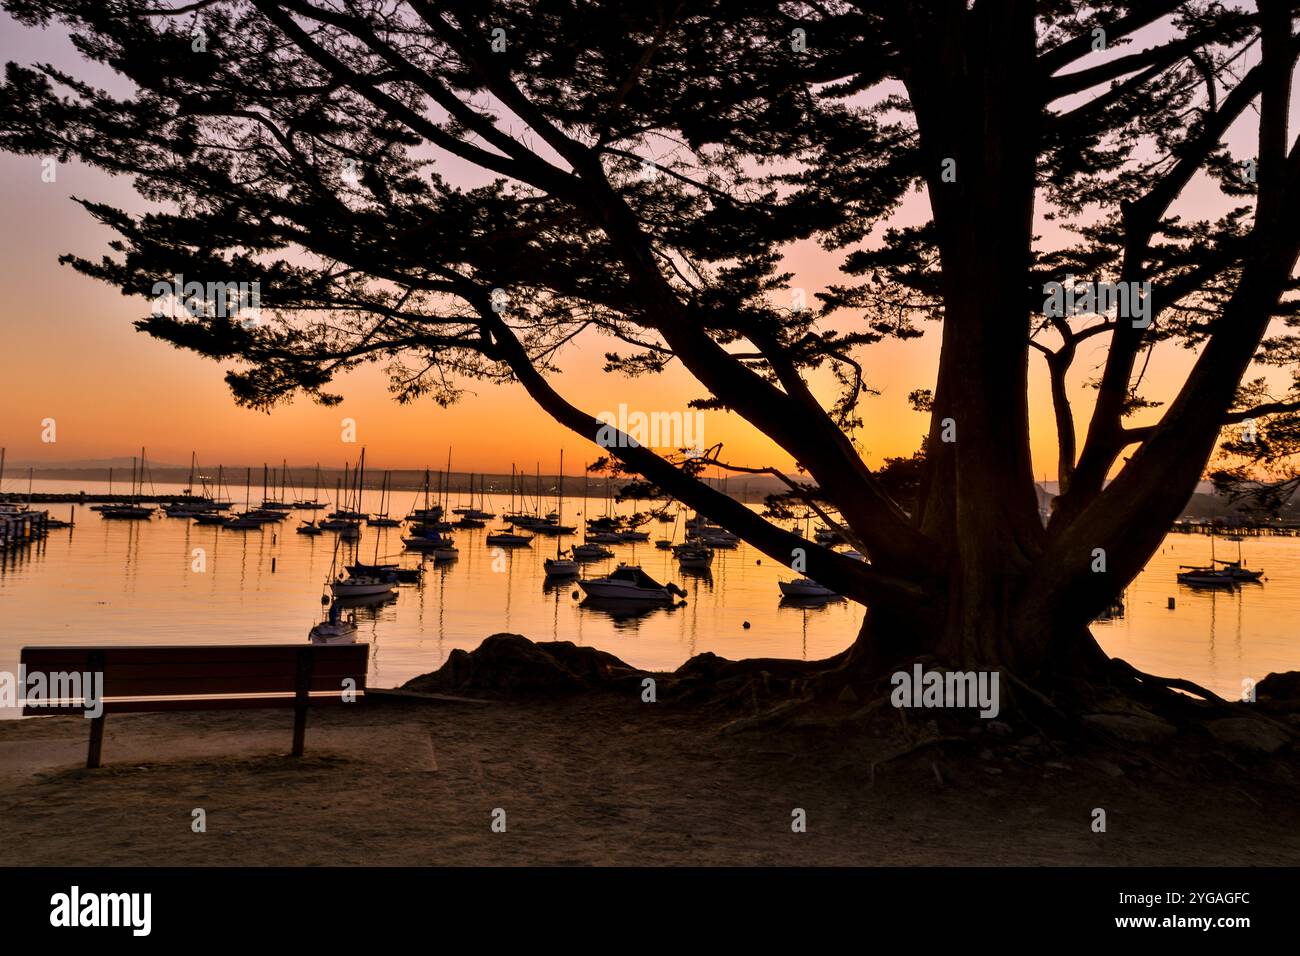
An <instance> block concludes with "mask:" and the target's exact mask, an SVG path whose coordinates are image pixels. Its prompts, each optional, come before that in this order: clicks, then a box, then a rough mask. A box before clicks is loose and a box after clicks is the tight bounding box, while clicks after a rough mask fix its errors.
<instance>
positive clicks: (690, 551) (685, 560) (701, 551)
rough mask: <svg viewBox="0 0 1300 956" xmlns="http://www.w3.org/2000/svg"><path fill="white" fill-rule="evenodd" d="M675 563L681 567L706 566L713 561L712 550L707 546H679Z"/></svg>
mask: <svg viewBox="0 0 1300 956" xmlns="http://www.w3.org/2000/svg"><path fill="white" fill-rule="evenodd" d="M677 563H678V564H679V565H681V566H682V567H683V568H707V567H708V566H709V565H711V564H712V563H713V552H712V551H711V550H709V549H708V548H681V549H679V550H678V551H677Z"/></svg>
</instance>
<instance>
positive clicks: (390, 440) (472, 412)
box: [0, 24, 1249, 479]
mask: <svg viewBox="0 0 1300 956" xmlns="http://www.w3.org/2000/svg"><path fill="white" fill-rule="evenodd" d="M61 45H62V44H61V43H60V42H59V41H57V40H55V39H53V38H50V37H48V36H40V37H37V36H34V35H33V34H32V33H31V31H18V30H16V29H15V28H13V27H12V24H8V25H6V28H5V31H4V33H3V36H2V39H0V54H2V55H3V57H4V58H5V59H6V60H8V59H18V60H20V61H22V62H30V61H31V60H32V59H33V58H34V57H36V58H53V57H54V56H56V55H58V52H59V48H60V47H61ZM64 61H65V62H66V57H64ZM1248 115H1249V114H1248ZM40 174H41V166H40V161H39V159H38V158H35V157H14V156H8V155H0V215H2V216H3V221H4V222H5V224H6V227H7V228H5V229H4V230H3V231H2V232H0V303H3V304H2V305H0V336H2V337H0V342H3V345H0V380H2V381H3V382H4V403H3V408H2V409H0V445H3V446H6V447H7V449H8V456H9V458H10V460H11V461H12V460H25V459H34V460H37V461H50V462H55V461H59V460H69V459H84V458H109V457H123V456H130V455H131V454H133V453H135V450H136V449H138V448H139V447H140V446H141V445H145V446H147V447H148V452H149V457H150V459H151V460H152V461H158V462H175V463H185V462H187V461H188V460H189V455H190V451H191V450H192V449H193V450H197V452H198V455H199V460H200V461H201V462H203V463H205V464H215V463H217V462H224V463H228V464H256V463H259V462H262V461H279V460H280V459H282V458H287V459H288V460H289V462H290V463H291V464H307V463H311V462H315V461H320V462H322V463H324V464H327V465H340V464H342V462H344V461H345V460H349V459H355V457H356V452H357V445H348V444H344V443H343V442H342V441H341V427H340V422H341V419H343V418H352V419H355V420H356V422H357V439H358V443H359V444H364V445H365V446H366V448H367V461H368V462H369V463H372V464H373V466H374V467H376V468H384V467H391V468H419V467H424V466H425V465H433V466H435V467H436V466H437V465H438V464H439V463H441V462H442V461H444V460H445V457H446V453H447V446H448V445H451V446H453V447H454V451H455V461H454V466H455V467H456V468H457V470H475V471H498V472H499V471H506V472H508V471H509V470H510V465H511V464H512V463H514V464H519V465H521V466H523V467H524V468H526V469H527V470H531V469H532V468H533V466H534V464H535V463H536V462H539V461H540V462H541V463H542V466H543V468H546V467H548V466H549V467H553V466H554V465H555V463H556V457H557V454H558V450H559V448H560V447H562V446H563V447H564V448H565V449H566V455H567V459H566V466H567V467H566V471H569V472H570V473H574V472H577V471H578V470H579V469H580V467H581V466H580V464H579V463H580V462H582V461H584V460H585V461H590V460H592V459H593V458H594V457H596V454H597V449H596V448H595V447H594V446H592V445H590V444H587V443H585V442H583V441H582V440H580V439H578V438H577V437H576V436H574V435H573V434H572V433H571V432H569V431H568V430H566V429H564V428H562V427H561V426H559V425H557V424H555V423H554V422H553V421H552V420H551V419H550V418H549V417H548V416H546V415H545V414H543V413H542V412H540V411H538V410H537V409H536V408H535V407H534V406H533V405H532V403H531V402H530V400H529V399H528V398H527V396H526V395H524V393H523V391H522V389H520V388H518V387H516V386H511V387H503V386H493V385H488V384H484V383H477V384H474V385H473V387H474V389H475V390H476V392H477V394H476V395H471V396H468V397H467V398H466V399H465V400H464V401H463V402H462V403H461V404H460V405H459V406H457V407H454V408H452V409H441V408H439V407H437V406H436V405H435V404H433V403H432V402H423V403H420V404H418V405H415V406H406V407H403V406H399V405H397V404H396V403H395V402H393V401H392V400H391V399H390V397H389V395H388V393H387V391H386V387H385V386H386V381H385V378H384V376H383V374H382V372H381V370H380V369H379V368H378V367H369V368H367V369H365V370H362V371H360V372H358V373H355V374H353V375H352V376H350V377H348V378H346V379H343V380H341V382H339V383H338V387H337V389H336V390H337V391H339V392H341V393H342V394H343V395H344V396H345V400H344V402H343V404H342V405H341V406H336V407H334V408H329V409H326V408H321V407H319V406H316V405H313V404H311V403H310V402H306V401H298V402H295V403H294V404H293V405H292V406H289V407H287V408H281V409H277V410H276V411H274V412H273V413H272V414H270V415H266V414H263V413H258V412H253V411H248V410H245V409H240V408H237V407H235V405H234V403H233V401H232V400H231V398H230V396H229V393H228V391H227V389H226V386H225V384H224V382H223V381H222V374H223V367H222V366H221V365H220V364H218V363H214V362H211V361H208V360H204V359H201V358H199V357H197V356H195V355H193V354H190V353H183V352H180V351H177V350H175V349H173V348H171V347H170V346H168V345H166V344H165V343H162V342H159V341H156V340H154V339H151V338H149V337H148V336H146V335H144V334H142V333H139V332H136V331H135V330H134V329H132V328H131V321H132V320H133V319H136V318H139V317H141V316H143V315H144V314H145V313H146V312H147V311H148V303H147V302H146V301H145V300H144V299H128V298H125V297H123V296H121V295H119V294H118V293H117V291H116V290H114V289H112V288H110V287H108V286H106V285H103V284H101V283H98V282H96V281H94V280H91V279H89V278H86V277H84V276H81V275H79V274H78V273H75V272H73V271H72V270H71V269H70V268H68V267H61V266H59V265H58V263H57V261H56V260H57V257H58V256H59V255H60V254H61V253H64V252H75V253H78V254H81V255H84V256H87V257H90V258H95V257H98V256H100V255H102V254H104V253H105V252H106V251H107V242H108V240H109V239H110V238H111V234H110V233H109V231H108V230H106V229H102V228H100V227H98V226H97V225H95V224H94V223H92V222H91V221H90V219H89V217H88V216H87V215H86V214H85V213H84V212H83V211H82V210H81V208H80V207H79V206H77V205H75V204H74V203H72V202H71V201H70V199H69V197H70V196H73V195H76V196H81V197H86V198H91V199H96V200H107V201H112V202H118V203H120V204H123V205H127V206H128V207H136V208H138V203H139V200H138V199H137V198H136V197H135V196H134V193H133V192H132V191H131V190H130V187H129V184H128V183H127V182H126V181H124V180H112V179H110V178H109V177H107V176H106V175H104V174H102V173H99V172H97V171H94V170H90V169H86V168H84V167H80V166H78V165H76V164H70V165H63V166H60V167H59V171H58V179H57V182H55V183H44V182H42V181H41V175H40ZM1209 195H1210V191H1209V190H1208V189H1207V188H1206V187H1204V186H1203V185H1201V186H1199V187H1197V188H1195V189H1194V190H1193V194H1192V195H1191V196H1190V197H1189V200H1188V202H1186V203H1184V206H1183V211H1184V212H1186V213H1189V214H1196V213H1199V214H1201V215H1205V214H1208V213H1209V212H1210V210H1209V209H1208V202H1207V203H1206V206H1207V208H1199V207H1200V206H1201V205H1202V200H1204V199H1208V197H1209ZM923 203H924V197H923V196H919V195H918V196H917V197H916V198H915V199H913V200H909V204H908V206H907V207H906V208H905V209H904V210H903V212H902V214H901V215H900V220H902V221H915V220H916V219H917V218H918V217H919V216H921V215H923V214H924V212H925V210H924V208H923ZM841 259H842V254H840V253H833V254H828V253H825V252H823V251H822V250H820V249H818V248H817V247H816V246H815V245H814V244H811V243H807V244H802V245H800V246H799V247H797V248H795V249H793V250H791V253H790V256H789V262H788V266H789V268H790V269H791V270H792V271H794V272H795V273H796V278H795V280H794V282H793V284H794V285H797V286H803V287H804V288H805V289H806V290H807V293H808V301H809V302H810V303H811V302H813V301H814V300H813V293H814V292H815V290H817V289H818V288H820V287H822V286H824V285H825V284H826V283H827V282H829V281H835V280H836V279H837V278H839V274H838V272H837V267H838V265H839V263H840V261H841ZM930 328H931V331H930V332H929V333H928V334H927V335H926V336H925V338H923V339H921V340H918V341H913V342H908V343H900V342H893V341H890V342H885V343H881V344H880V345H877V346H874V347H872V348H871V349H868V350H866V352H865V353H863V358H864V364H865V368H866V370H867V374H868V376H869V379H870V381H871V382H872V384H873V385H875V387H877V388H879V389H881V390H882V391H883V394H882V395H881V396H880V397H878V398H873V399H869V400H868V401H867V403H866V405H865V407H864V411H863V418H864V420H865V422H866V427H865V428H864V430H863V432H862V434H860V435H859V436H856V437H857V440H858V443H859V447H860V448H861V449H862V450H863V453H864V455H865V457H866V459H867V461H868V463H870V464H873V465H874V464H876V463H878V462H879V461H880V459H881V458H882V457H883V456H886V455H904V454H909V453H910V452H912V451H913V450H915V449H916V447H917V446H918V444H919V441H920V436H921V435H922V434H923V433H924V432H925V430H926V428H927V421H926V416H924V415H920V414H918V413H915V412H913V411H911V410H910V408H909V407H908V405H907V401H906V397H907V394H908V392H909V391H911V390H912V389H914V388H922V387H931V386H932V385H933V378H934V370H935V366H936V362H937V355H938V334H937V333H938V328H937V326H933V325H931V326H930ZM1087 345H1088V346H1089V347H1090V349H1091V351H1090V350H1088V349H1084V350H1081V354H1080V355H1079V358H1078V359H1077V361H1076V365H1075V370H1076V374H1075V376H1074V379H1075V381H1074V384H1075V386H1076V389H1075V390H1076V394H1077V400H1076V403H1075V413H1076V419H1077V420H1078V421H1079V428H1080V433H1081V434H1082V432H1083V429H1084V428H1085V427H1086V417H1085V416H1086V412H1087V410H1088V405H1089V402H1090V396H1091V394H1092V393H1091V392H1090V391H1089V390H1087V389H1084V388H1082V387H1081V386H1080V381H1081V380H1082V379H1083V378H1085V377H1091V376H1092V375H1094V374H1095V371H1094V370H1095V367H1096V366H1097V364H1098V363H1099V362H1100V361H1101V360H1102V358H1104V351H1103V344H1102V342H1101V337H1097V338H1096V339H1092V340H1089V342H1088V343H1087ZM610 347H611V342H610V340H603V339H600V338H598V337H592V338H589V339H586V340H579V342H578V343H577V346H576V347H575V348H573V349H571V350H570V351H569V352H567V353H565V356H564V358H563V360H562V362H561V364H562V366H563V368H564V374H563V375H562V376H560V377H559V378H558V379H557V382H558V386H559V388H560V390H561V391H562V393H563V394H565V396H566V397H567V398H569V399H570V400H571V401H573V402H574V403H575V404H577V405H579V406H580V407H583V408H585V409H586V410H588V411H590V412H593V413H596V412H599V411H602V410H606V409H608V410H613V409H615V408H616V407H617V404H618V403H619V402H626V403H627V404H628V405H629V406H630V407H632V408H634V409H635V408H640V409H642V410H645V411H650V410H661V411H668V412H671V411H679V410H684V408H685V403H686V402H687V401H688V400H689V399H691V398H694V397H697V396H699V395H701V394H702V393H701V391H700V389H699V388H698V387H696V386H693V384H692V382H691V381H690V379H689V377H688V376H686V375H685V374H684V373H682V372H681V371H680V369H677V368H674V370H673V371H671V372H669V373H666V374H664V375H661V376H658V377H656V378H654V379H644V378H643V379H632V380H628V379H622V378H616V377H613V376H609V375H605V374H603V373H601V372H600V365H601V363H602V354H603V351H604V350H605V349H607V348H610ZM1193 357H1194V356H1193V355H1192V353H1188V352H1185V351H1183V350H1181V349H1168V350H1166V352H1165V355H1164V359H1165V360H1164V361H1163V362H1153V363H1152V373H1151V374H1149V376H1148V379H1147V381H1148V383H1149V385H1150V387H1149V389H1148V390H1147V391H1148V395H1149V397H1152V398H1157V399H1167V398H1169V397H1170V396H1171V395H1172V394H1173V391H1174V389H1175V388H1176V387H1177V385H1178V384H1179V383H1180V382H1181V377H1182V375H1183V374H1185V372H1186V370H1187V369H1188V368H1189V367H1190V364H1191V362H1192V360H1193ZM1030 362H1031V369H1032V394H1031V409H1032V413H1031V414H1032V425H1033V428H1034V438H1033V452H1034V462H1035V474H1037V475H1039V476H1044V475H1045V476H1047V477H1048V478H1049V479H1054V478H1055V474H1056V458H1055V456H1056V449H1055V435H1054V431H1053V427H1052V418H1051V409H1050V399H1049V397H1048V392H1047V383H1046V376H1045V374H1044V373H1043V367H1042V361H1041V358H1040V357H1038V356H1036V355H1035V356H1032V357H1031V360H1030ZM823 394H824V395H827V396H829V394H830V389H829V388H827V389H825V390H824V391H823ZM47 418H53V419H54V420H55V422H56V427H57V442H56V443H54V444H45V443H43V442H42V441H41V431H42V420H44V419H47ZM705 441H706V443H707V444H712V443H714V442H717V441H722V442H725V443H726V447H727V453H726V456H725V457H727V458H728V459H730V460H733V461H736V462H740V463H745V464H749V465H776V466H778V467H782V468H790V467H791V462H790V460H789V458H788V457H786V456H784V455H783V454H780V453H779V452H777V451H776V450H774V449H773V447H772V446H771V445H770V443H769V442H768V441H767V440H766V439H765V438H764V437H763V436H761V435H760V434H758V433H757V432H756V431H755V430H753V429H752V428H750V427H749V426H748V425H746V424H745V423H744V422H742V421H740V420H739V419H737V418H735V417H734V416H730V415H726V414H723V413H718V412H708V413H706V417H705ZM569 462H572V465H571V466H570V465H568V463H569Z"/></svg>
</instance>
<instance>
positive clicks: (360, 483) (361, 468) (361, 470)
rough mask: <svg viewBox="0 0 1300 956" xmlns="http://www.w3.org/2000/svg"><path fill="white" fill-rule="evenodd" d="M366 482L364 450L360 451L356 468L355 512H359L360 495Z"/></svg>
mask: <svg viewBox="0 0 1300 956" xmlns="http://www.w3.org/2000/svg"><path fill="white" fill-rule="evenodd" d="M365 481H366V450H365V449H364V448H362V449H361V461H360V463H359V465H358V467H357V511H360V510H361V495H362V493H363V491H364V489H365Z"/></svg>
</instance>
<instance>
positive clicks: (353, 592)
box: [330, 574, 397, 597]
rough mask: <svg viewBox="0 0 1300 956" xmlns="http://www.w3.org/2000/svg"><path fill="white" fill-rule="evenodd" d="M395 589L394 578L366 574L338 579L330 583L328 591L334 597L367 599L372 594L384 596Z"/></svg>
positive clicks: (395, 582) (395, 581)
mask: <svg viewBox="0 0 1300 956" xmlns="http://www.w3.org/2000/svg"><path fill="white" fill-rule="evenodd" d="M395 587H397V580H396V578H393V579H391V580H390V579H389V578H387V577H382V578H381V577H373V576H371V575H368V574H363V575H359V576H357V577H352V578H346V579H345V578H342V577H340V578H338V579H337V580H335V581H331V582H330V591H331V592H332V593H333V594H334V596H335V597H368V596H369V595H372V594H384V593H386V592H388V591H391V590H393V588H395Z"/></svg>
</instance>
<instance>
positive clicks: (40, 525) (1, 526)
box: [0, 511, 50, 553]
mask: <svg viewBox="0 0 1300 956" xmlns="http://www.w3.org/2000/svg"><path fill="white" fill-rule="evenodd" d="M49 520H50V513H49V512H48V511H0V553H4V552H7V551H12V550H14V549H16V548H21V547H22V546H24V545H27V544H30V543H31V542H33V541H38V540H40V539H41V538H44V537H45V535H46V533H47V532H48V531H49Z"/></svg>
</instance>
